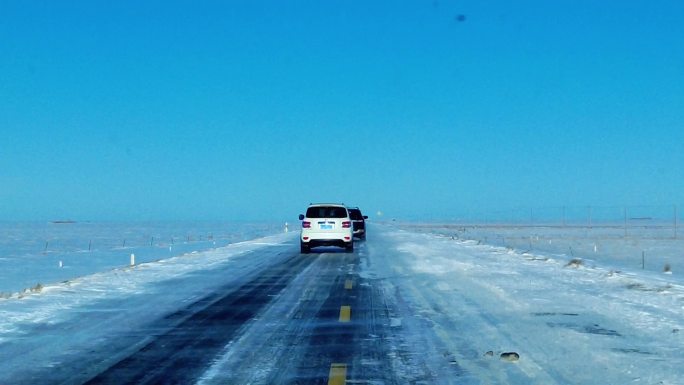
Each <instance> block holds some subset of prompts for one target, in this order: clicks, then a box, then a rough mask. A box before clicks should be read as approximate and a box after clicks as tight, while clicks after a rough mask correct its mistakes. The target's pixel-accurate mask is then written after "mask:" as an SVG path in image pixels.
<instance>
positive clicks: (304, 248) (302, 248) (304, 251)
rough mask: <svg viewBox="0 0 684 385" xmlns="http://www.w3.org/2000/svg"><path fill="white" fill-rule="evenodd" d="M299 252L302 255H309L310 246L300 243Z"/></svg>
mask: <svg viewBox="0 0 684 385" xmlns="http://www.w3.org/2000/svg"><path fill="white" fill-rule="evenodd" d="M299 251H300V252H301V253H302V254H309V253H310V252H311V246H309V245H307V244H306V243H304V242H300V244H299Z"/></svg>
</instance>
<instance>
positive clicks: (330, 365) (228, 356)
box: [84, 242, 397, 384]
mask: <svg viewBox="0 0 684 385" xmlns="http://www.w3.org/2000/svg"><path fill="white" fill-rule="evenodd" d="M356 246H357V247H356V251H355V252H354V253H352V254H348V253H344V252H343V251H342V250H338V249H335V248H320V249H318V250H315V252H313V253H311V254H307V255H303V254H300V253H299V250H298V249H295V248H289V247H288V248H287V249H286V250H285V251H281V253H286V254H287V255H284V256H281V258H274V261H275V262H274V263H273V264H272V265H265V266H263V267H262V268H261V269H260V270H258V271H256V272H255V274H253V275H252V276H251V277H249V278H247V279H245V281H246V282H241V283H240V284H239V285H238V284H236V283H235V280H231V281H230V282H231V283H230V284H227V285H226V286H225V287H222V288H221V289H220V290H217V291H215V292H212V293H208V294H207V295H206V296H204V297H203V298H201V299H199V300H198V301H195V302H194V303H192V304H189V305H185V306H183V307H181V308H179V309H178V310H177V311H175V312H173V313H171V314H168V315H166V316H165V317H163V318H162V319H158V320H156V321H154V322H153V323H151V324H149V325H146V326H145V327H143V328H140V329H136V330H130V332H129V335H128V337H127V338H123V339H122V340H124V341H137V342H136V343H135V345H134V346H129V347H127V348H125V349H122V350H123V351H126V354H125V355H123V356H121V357H117V359H116V360H115V361H112V362H108V363H106V364H103V365H102V366H101V367H100V368H98V372H97V373H92V375H91V376H90V378H89V379H88V380H87V381H85V382H84V383H86V384H128V383H130V384H189V383H198V382H199V383H203V384H214V383H222V384H226V383H228V384H247V383H261V384H344V383H345V381H351V379H354V380H355V381H360V380H363V381H370V380H372V381H377V382H378V383H383V384H392V383H396V382H397V381H396V380H395V379H393V378H392V374H391V373H390V372H391V371H388V370H386V368H388V367H389V366H390V363H389V362H387V360H389V358H388V357H389V354H388V353H389V352H388V349H389V347H388V346H386V342H385V341H386V339H385V338H384V336H385V333H386V331H387V330H388V327H389V324H390V320H389V315H388V314H389V312H388V310H387V309H386V306H385V305H384V301H383V298H382V290H380V289H379V288H378V287H376V286H375V282H373V281H372V280H368V279H364V278H363V277H362V275H360V274H359V272H360V265H361V264H362V263H364V261H363V259H364V258H365V257H364V255H365V244H364V242H357V245H356ZM267 252H268V251H267ZM178 284H179V285H182V282H178Z"/></svg>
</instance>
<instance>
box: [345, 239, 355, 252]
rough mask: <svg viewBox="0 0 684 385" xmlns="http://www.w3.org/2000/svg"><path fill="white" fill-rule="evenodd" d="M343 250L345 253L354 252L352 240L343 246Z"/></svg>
mask: <svg viewBox="0 0 684 385" xmlns="http://www.w3.org/2000/svg"><path fill="white" fill-rule="evenodd" d="M344 251H345V252H347V253H353V252H354V242H353V241H352V242H349V243H348V244H347V245H345V246H344Z"/></svg>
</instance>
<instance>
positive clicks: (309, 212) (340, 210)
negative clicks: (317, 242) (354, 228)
mask: <svg viewBox="0 0 684 385" xmlns="http://www.w3.org/2000/svg"><path fill="white" fill-rule="evenodd" d="M306 217H307V218H346V217H347V209H345V208H344V207H335V206H313V207H309V208H308V209H306Z"/></svg>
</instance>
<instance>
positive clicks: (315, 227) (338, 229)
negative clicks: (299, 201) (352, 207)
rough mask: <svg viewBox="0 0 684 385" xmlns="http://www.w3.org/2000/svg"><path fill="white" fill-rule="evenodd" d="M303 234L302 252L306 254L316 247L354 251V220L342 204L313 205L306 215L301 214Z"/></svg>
mask: <svg viewBox="0 0 684 385" xmlns="http://www.w3.org/2000/svg"><path fill="white" fill-rule="evenodd" d="M299 220H300V221H302V233H301V235H300V246H301V252H302V253H304V254H306V253H308V252H309V251H311V248H312V247H316V246H339V247H344V248H345V251H346V252H348V253H351V252H353V251H354V238H353V234H352V231H353V229H352V220H351V218H349V211H347V207H346V206H345V205H344V204H341V203H339V204H338V203H316V204H314V203H312V204H311V205H309V207H308V208H307V209H306V215H304V214H300V215H299Z"/></svg>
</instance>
